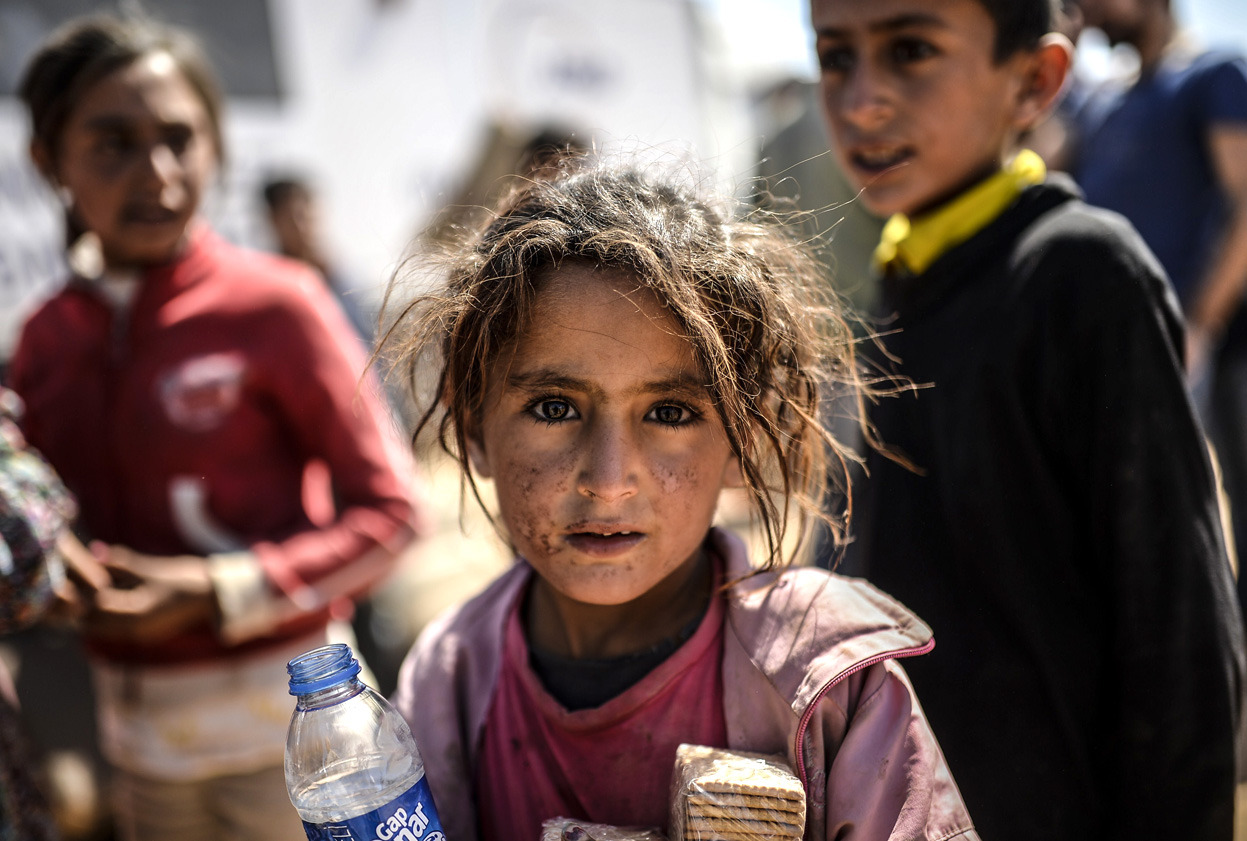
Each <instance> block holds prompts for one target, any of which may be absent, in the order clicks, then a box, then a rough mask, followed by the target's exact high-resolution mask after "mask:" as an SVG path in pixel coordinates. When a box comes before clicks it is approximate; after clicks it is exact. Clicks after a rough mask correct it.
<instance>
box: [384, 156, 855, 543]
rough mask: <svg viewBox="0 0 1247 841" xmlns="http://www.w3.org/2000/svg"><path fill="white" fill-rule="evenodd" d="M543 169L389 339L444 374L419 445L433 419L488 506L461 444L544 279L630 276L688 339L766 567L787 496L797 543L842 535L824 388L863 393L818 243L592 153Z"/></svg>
mask: <svg viewBox="0 0 1247 841" xmlns="http://www.w3.org/2000/svg"><path fill="white" fill-rule="evenodd" d="M543 172H544V173H545V175H544V177H540V178H534V179H529V180H526V181H520V182H518V183H517V184H516V185H515V187H514V188H513V189H512V190H511V192H510V193H509V194H508V195H506V196H505V197H504V198H503V199H502V200H501V201H500V203H499V205H498V206H497V207H496V208H495V210H494V211H493V212H492V213H491V214H490V216H489V217H487V218H486V219H485V220H484V221H483V222H482V223H481V224H480V225H478V226H475V227H474V228H471V229H468V230H467V231H466V234H465V236H464V237H462V242H461V243H460V244H459V247H458V248H457V250H455V251H453V252H452V253H451V254H450V255H449V257H450V270H449V275H448V278H447V280H446V282H445V286H444V288H443V289H442V290H439V291H438V292H436V293H433V294H427V295H423V296H421V297H419V298H417V299H416V300H415V301H414V302H412V303H410V304H407V305H406V306H405V307H403V308H402V311H401V313H400V315H399V318H398V319H397V320H396V322H395V324H394V326H393V327H391V329H390V331H389V333H388V334H387V336H386V339H385V341H384V343H383V344H384V345H385V347H386V351H387V353H388V354H389V355H391V356H392V357H395V359H394V361H395V363H396V366H402V367H403V368H404V370H405V371H406V374H407V376H408V379H409V382H410V383H411V385H412V386H413V387H415V386H416V385H417V383H418V381H419V380H420V379H421V378H422V374H423V372H425V371H429V372H434V371H435V372H436V376H437V382H436V388H435V391H434V394H433V396H431V397H430V398H428V404H427V406H426V407H425V408H424V409H423V410H422V412H421V413H420V415H419V418H418V421H417V423H416V429H415V432H414V434H413V441H414V440H415V439H416V438H418V437H419V436H420V433H421V432H422V431H423V430H425V429H426V428H431V427H433V426H436V429H437V435H438V440H439V442H440V444H441V446H442V448H443V449H444V450H445V451H446V452H447V453H449V454H450V455H451V456H452V457H453V458H455V459H456V460H457V461H458V462H459V464H460V467H461V469H462V471H463V475H464V477H465V479H466V482H467V483H468V484H469V485H470V486H471V488H472V491H473V494H474V495H475V496H476V498H477V500H478V501H480V494H479V492H478V489H477V487H476V484H475V482H474V481H473V480H472V476H471V471H470V470H469V468H468V464H467V461H466V459H465V453H466V451H467V450H466V444H467V439H468V438H469V437H470V436H471V435H472V434H473V432H474V430H476V429H478V428H479V423H480V419H481V417H482V415H483V413H484V412H485V411H486V409H487V407H486V406H485V399H486V389H487V377H488V375H489V373H490V372H491V370H494V363H495V362H496V361H497V360H498V359H499V358H500V357H501V356H503V355H504V354H507V353H510V352H513V350H514V347H515V343H516V341H517V339H518V337H519V336H520V334H521V333H522V331H523V330H524V329H525V328H526V327H527V325H528V319H529V317H530V315H531V313H532V311H533V307H534V305H535V303H536V300H537V298H538V296H539V295H540V294H541V291H542V287H543V284H544V282H545V280H546V279H547V278H548V277H549V275H550V273H551V272H553V271H557V270H558V268H559V266H560V265H562V264H563V263H564V261H581V262H585V263H588V264H592V265H595V266H602V267H608V268H611V269H616V270H623V271H626V272H628V273H629V274H630V275H632V276H634V277H635V278H636V279H637V282H638V283H639V284H640V285H641V286H643V287H644V288H647V289H649V290H651V291H652V292H653V293H654V294H655V295H656V296H657V298H658V300H659V301H660V302H661V303H662V304H663V305H664V306H665V307H666V308H667V309H668V311H669V312H670V313H671V315H672V316H673V318H674V319H675V320H676V322H677V323H678V324H679V325H680V326H681V327H682V328H683V330H684V332H685V335H686V337H687V338H688V340H689V342H690V344H691V345H692V349H693V352H694V354H695V356H696V358H697V360H698V362H699V364H700V366H701V368H702V370H703V371H704V373H705V375H706V380H707V383H706V385H707V389H708V391H709V394H710V397H711V401H712V403H713V404H714V406H715V409H716V410H717V412H718V415H719V417H720V419H721V420H722V422H723V426H724V428H725V429H726V431H727V437H728V441H729V443H730V446H731V448H732V451H733V452H734V453H735V454H737V455H738V456H739V457H740V460H741V465H742V468H743V470H742V473H743V475H744V480H745V484H746V488H747V491H748V493H749V495H750V497H751V499H752V501H753V503H754V507H755V509H756V511H757V513H758V514H759V515H760V519H761V525H762V527H763V530H764V533H765V536H766V540H767V548H768V549H769V555H768V558H767V562H766V568H771V567H773V566H776V565H778V564H780V563H782V562H783V561H784V560H785V559H784V552H783V549H782V548H781V544H782V543H783V539H784V535H785V531H786V528H785V527H786V524H787V520H788V515H789V514H790V512H791V506H790V503H791V502H796V503H798V505H797V512H796V513H797V514H798V515H799V522H800V524H801V526H802V528H801V535H800V536H801V537H802V538H804V537H806V536H807V534H808V527H809V526H811V525H813V524H814V523H815V522H817V521H818V520H822V521H824V522H826V523H828V524H829V525H830V526H831V527H832V531H833V535H835V536H836V537H839V536H840V535H841V534H842V528H841V527H842V526H843V525H844V522H843V521H844V520H847V517H848V510H847V508H846V510H845V512H844V516H843V517H837V516H835V515H833V514H831V513H828V508H829V506H828V501H829V500H828V491H829V489H830V488H831V487H832V486H834V487H836V488H837V489H839V490H841V491H844V490H845V489H846V486H847V483H846V481H845V480H846V472H847V469H848V464H849V462H850V461H851V460H856V454H855V453H853V452H852V451H850V450H849V449H847V448H846V447H844V446H843V445H841V444H840V442H838V441H836V440H835V438H833V437H832V435H831V434H830V433H829V432H828V431H827V430H826V429H825V428H824V426H823V424H822V422H821V421H820V408H821V407H820V402H819V400H820V393H821V391H822V389H821V387H820V386H821V385H822V384H823V383H824V382H825V381H832V380H834V381H836V382H839V383H845V384H848V385H850V386H852V387H853V391H852V392H851V394H852V395H853V396H854V398H860V396H861V395H862V392H861V391H860V390H858V388H857V387H858V386H859V385H860V382H859V378H858V376H857V372H856V366H855V362H854V341H855V339H854V336H853V333H852V331H851V330H850V328H849V326H848V324H847V323H846V321H845V319H844V318H843V316H842V314H841V313H842V310H841V306H840V304H839V302H838V300H837V299H836V298H835V297H834V295H833V294H832V293H831V292H830V291H829V290H827V289H826V287H825V285H824V284H822V283H820V280H821V279H822V274H821V273H820V268H819V265H818V263H817V262H816V261H815V259H814V257H813V255H812V254H811V253H810V252H809V250H808V249H807V248H806V247H805V246H804V245H802V244H799V243H797V242H796V241H794V240H793V239H791V238H790V237H789V236H788V235H787V234H786V233H785V232H784V231H783V230H782V229H781V227H780V226H779V224H777V223H776V222H775V220H771V219H760V218H759V217H760V216H761V215H762V214H761V212H760V211H756V210H755V211H753V215H752V217H747V218H743V219H741V218H734V217H733V216H732V215H731V214H730V213H729V212H728V210H727V209H726V208H725V207H722V206H719V205H716V204H713V203H711V202H710V201H708V200H706V199H703V198H701V197H700V196H698V195H697V193H696V192H695V191H693V190H692V189H691V188H688V187H686V186H684V185H681V184H680V183H679V182H678V181H677V180H676V179H673V178H652V177H650V176H648V175H647V174H646V173H644V172H642V171H640V170H637V169H626V168H618V167H613V166H611V165H609V164H608V163H605V162H603V161H601V160H600V159H597V158H596V157H591V156H583V155H577V156H574V157H568V158H567V159H564V160H563V161H561V162H559V164H558V165H557V166H553V167H548V168H547V169H546V170H544V171H543ZM391 292H393V286H391ZM388 297H389V296H388V295H387V298H388ZM409 331H410V332H409ZM400 336H401V337H402V338H400ZM427 356H432V357H433V358H432V359H430V360H429V367H427V368H426V367H425V359H426V357H427ZM417 399H419V396H417ZM858 408H859V410H860V405H859V407H858ZM439 414H440V422H435V419H436V418H437V417H438V416H439ZM859 417H861V413H860V411H859ZM829 456H830V460H831V462H832V463H833V464H834V466H835V468H836V470H835V473H834V475H832V474H830V473H829V471H828V461H829ZM803 542H804V541H803V540H797V541H796V542H795V543H794V544H793V545H792V552H791V553H790V554H789V555H788V559H791V558H793V557H795V556H796V554H797V552H798V551H799V549H800V547H801V545H802V543H803Z"/></svg>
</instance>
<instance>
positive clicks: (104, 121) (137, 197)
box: [46, 52, 217, 267]
mask: <svg viewBox="0 0 1247 841" xmlns="http://www.w3.org/2000/svg"><path fill="white" fill-rule="evenodd" d="M48 157H50V151H49V152H48ZM216 163H217V154H216V148H215V145H214V142H213V139H212V131H211V120H210V118H209V116H208V111H207V109H206V108H205V106H204V103H203V100H202V99H200V97H199V95H198V94H197V93H196V92H195V89H194V88H193V87H192V86H191V84H190V83H189V82H188V81H187V80H186V78H185V77H184V76H183V75H182V72H181V70H179V68H178V66H177V63H176V62H175V61H174V60H173V58H172V57H170V56H169V55H168V54H167V53H162V52H157V53H151V54H149V55H147V56H144V57H143V58H140V59H138V60H136V61H135V62H133V63H131V64H129V65H126V66H125V67H122V68H121V69H119V70H115V71H113V72H112V73H110V74H109V75H107V76H105V77H104V78H103V79H101V80H100V81H98V82H96V83H95V84H94V85H92V86H91V87H89V88H87V90H86V91H85V92H84V93H83V94H82V97H81V98H80V99H79V100H78V102H77V103H76V104H75V105H74V108H73V111H72V112H71V113H70V116H69V119H68V120H67V121H66V125H65V128H64V129H63V130H62V133H61V138H60V150H59V153H58V154H57V155H56V158H55V160H47V161H46V166H47V168H48V169H49V170H50V174H51V175H52V176H53V178H54V179H55V181H56V183H57V184H59V185H60V186H62V187H64V188H66V189H67V190H68V193H69V195H70V197H71V201H72V209H73V213H74V214H75V215H76V216H77V217H78V221H79V222H80V223H81V224H82V225H83V226H84V227H85V228H86V229H87V230H89V231H93V232H94V233H96V234H97V235H98V236H99V238H100V243H101V245H102V246H103V250H104V257H105V260H106V262H107V263H108V265H110V266H113V267H124V266H132V265H146V264H152V263H160V262H164V261H166V260H169V259H171V258H172V257H174V256H175V255H176V253H177V251H178V250H179V248H180V247H181V244H182V243H183V241H184V238H185V236H186V229H187V226H188V225H189V224H190V221H191V219H192V218H193V217H194V215H195V212H196V210H197V209H198V207H199V201H200V199H201V197H202V195H203V192H204V190H205V188H206V186H207V184H208V182H209V181H210V180H211V179H212V177H213V175H214V173H215V171H216Z"/></svg>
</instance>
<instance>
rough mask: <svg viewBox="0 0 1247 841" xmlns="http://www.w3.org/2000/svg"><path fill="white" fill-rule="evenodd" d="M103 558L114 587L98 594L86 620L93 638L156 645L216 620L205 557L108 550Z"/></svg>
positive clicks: (119, 548) (116, 548)
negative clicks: (153, 643)
mask: <svg viewBox="0 0 1247 841" xmlns="http://www.w3.org/2000/svg"><path fill="white" fill-rule="evenodd" d="M101 560H102V561H103V565H104V568H105V569H106V570H107V571H108V573H109V575H110V576H111V578H112V583H111V584H110V585H109V586H108V587H106V588H102V589H100V590H99V591H98V592H97V593H96V595H95V602H94V605H93V608H92V610H91V611H90V612H89V613H88V614H87V616H86V623H85V624H86V628H87V630H88V631H90V632H91V633H92V634H95V635H97V636H101V637H108V638H110V639H118V640H127V641H134V642H140V641H144V642H157V641H160V640H165V639H168V638H169V637H171V636H174V635H176V634H178V633H180V632H182V631H184V630H186V629H188V628H191V627H193V626H195V625H200V624H203V623H204V622H212V621H214V620H215V619H216V597H215V595H214V593H213V589H212V580H211V578H210V577H209V575H208V561H207V559H206V558H200V557H196V556H194V555H175V556H158V555H144V554H141V553H139V552H135V551H134V550H132V549H128V548H126V547H125V546H107V547H104V549H103V553H102V558H101Z"/></svg>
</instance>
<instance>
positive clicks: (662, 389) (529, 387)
mask: <svg viewBox="0 0 1247 841" xmlns="http://www.w3.org/2000/svg"><path fill="white" fill-rule="evenodd" d="M507 388H508V389H515V390H517V391H543V390H546V389H557V390H562V391H574V392H579V393H581V394H588V395H589V396H590V397H593V398H595V399H601V398H602V397H605V392H604V391H603V390H602V387H601V386H599V385H597V384H596V383H593V382H590V381H589V380H585V379H581V378H579V377H573V376H570V375H568V374H564V373H562V372H560V371H558V370H556V369H553V368H539V369H537V370H535V371H525V372H522V373H518V374H515V373H513V374H511V375H509V376H508V377H507ZM628 393H629V394H669V395H675V396H679V397H685V398H687V399H690V400H697V399H700V400H704V399H706V398H708V397H709V396H710V388H709V386H708V385H707V384H706V381H705V378H704V377H701V376H698V375H697V374H695V373H694V372H691V371H677V372H675V373H674V374H672V375H671V376H669V377H663V378H661V379H657V380H647V381H645V382H643V383H641V384H639V385H637V386H635V387H634V388H631V389H629V390H628Z"/></svg>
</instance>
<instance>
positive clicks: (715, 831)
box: [684, 815, 805, 838]
mask: <svg viewBox="0 0 1247 841" xmlns="http://www.w3.org/2000/svg"><path fill="white" fill-rule="evenodd" d="M804 831H805V827H804V825H803V826H796V825H794V824H790V823H776V822H775V821H767V820H753V819H745V820H736V819H732V818H703V817H696V816H692V815H690V816H689V818H688V822H687V823H685V824H684V834H685V836H686V837H687V836H688V835H689V833H693V834H697V833H701V834H703V835H706V836H711V835H722V834H724V833H744V834H747V835H752V836H754V837H755V838H800V837H801V834H802V832H804Z"/></svg>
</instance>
